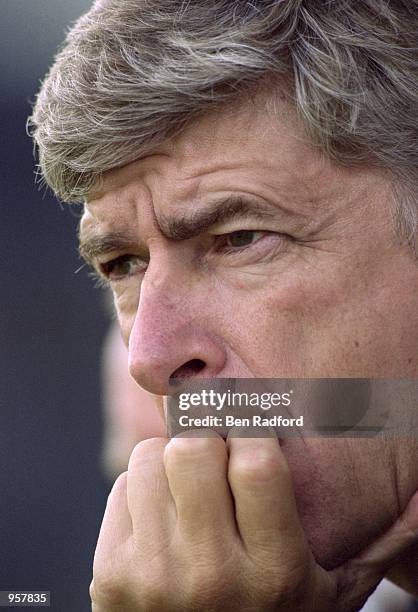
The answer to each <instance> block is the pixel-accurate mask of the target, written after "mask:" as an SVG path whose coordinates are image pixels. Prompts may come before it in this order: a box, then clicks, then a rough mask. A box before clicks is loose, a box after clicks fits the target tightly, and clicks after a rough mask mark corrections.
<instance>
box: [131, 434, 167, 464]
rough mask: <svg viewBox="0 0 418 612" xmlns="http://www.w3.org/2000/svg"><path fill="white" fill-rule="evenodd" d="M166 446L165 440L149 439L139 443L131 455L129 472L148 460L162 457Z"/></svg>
mask: <svg viewBox="0 0 418 612" xmlns="http://www.w3.org/2000/svg"><path fill="white" fill-rule="evenodd" d="M166 444H167V440H166V439H165V438H149V439H147V440H142V441H141V442H138V444H136V446H135V447H134V449H133V451H132V453H131V456H130V459H129V467H128V470H132V469H135V468H136V466H141V465H142V464H143V463H144V461H145V460H146V459H148V458H149V459H150V460H152V458H154V457H155V456H162V453H163V451H164V448H165V445H166Z"/></svg>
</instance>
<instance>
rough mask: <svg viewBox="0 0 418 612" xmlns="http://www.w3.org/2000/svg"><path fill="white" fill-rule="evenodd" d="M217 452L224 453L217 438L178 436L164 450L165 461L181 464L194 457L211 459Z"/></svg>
mask: <svg viewBox="0 0 418 612" xmlns="http://www.w3.org/2000/svg"><path fill="white" fill-rule="evenodd" d="M219 452H222V453H224V452H225V444H224V442H223V440H222V439H221V438H219V436H216V437H214V436H210V437H203V436H202V437H200V436H199V437H184V436H180V437H177V438H173V439H172V440H171V442H170V443H169V444H167V446H166V449H165V453H166V459H167V460H168V461H170V462H172V463H177V462H181V463H182V462H184V461H188V460H190V459H195V458H196V457H199V458H205V457H213V456H214V455H217V454H218V453H219Z"/></svg>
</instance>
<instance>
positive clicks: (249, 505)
mask: <svg viewBox="0 0 418 612" xmlns="http://www.w3.org/2000/svg"><path fill="white" fill-rule="evenodd" d="M228 448H229V451H230V455H229V474H228V478H229V484H230V487H231V490H232V494H233V497H234V500H235V514H236V520H237V524H238V529H239V532H240V535H241V538H242V540H243V543H244V546H245V548H246V549H247V550H248V552H249V554H251V556H253V557H258V558H259V559H260V560H262V558H263V557H266V556H267V557H268V558H269V559H270V558H271V557H272V556H273V557H274V558H278V559H279V560H280V563H281V564H282V565H286V562H287V561H289V563H290V566H291V565H292V561H293V560H295V559H296V558H300V557H299V556H300V555H306V554H307V555H310V553H309V552H307V551H308V547H307V544H306V540H305V536H304V533H303V530H302V527H301V525H300V523H299V518H298V514H297V509H296V503H295V497H294V493H293V485H292V479H291V474H290V470H289V467H288V465H287V462H286V459H285V457H284V455H283V453H282V451H281V448H280V445H279V442H278V440H277V438H276V437H275V436H273V437H266V438H241V437H229V438H228ZM307 558H310V557H309V556H308V557H307Z"/></svg>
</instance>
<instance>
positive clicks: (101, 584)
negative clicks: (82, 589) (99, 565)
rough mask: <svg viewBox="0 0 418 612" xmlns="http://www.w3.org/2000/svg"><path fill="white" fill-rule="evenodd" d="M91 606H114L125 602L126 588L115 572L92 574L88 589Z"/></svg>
mask: <svg viewBox="0 0 418 612" xmlns="http://www.w3.org/2000/svg"><path fill="white" fill-rule="evenodd" d="M89 594H90V599H91V602H92V604H93V606H99V605H100V606H106V607H110V608H113V607H116V606H118V609H120V608H119V606H121V605H124V603H125V602H126V588H125V587H124V585H123V583H122V581H121V580H120V578H119V577H118V576H117V575H115V574H109V573H106V574H104V573H101V574H97V575H96V576H94V578H93V580H92V581H91V584H90V589H89Z"/></svg>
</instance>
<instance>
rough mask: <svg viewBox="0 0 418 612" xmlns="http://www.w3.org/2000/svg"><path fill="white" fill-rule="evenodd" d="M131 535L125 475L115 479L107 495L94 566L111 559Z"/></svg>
mask: <svg viewBox="0 0 418 612" xmlns="http://www.w3.org/2000/svg"><path fill="white" fill-rule="evenodd" d="M131 535H132V520H131V515H130V513H129V510H128V502H127V473H126V472H124V473H123V474H121V475H120V476H118V478H117V479H116V481H115V483H114V485H113V488H112V490H111V492H110V494H109V497H108V499H107V504H106V510H105V513H104V517H103V521H102V526H101V528H100V534H99V538H98V541H97V546H96V553H95V558H94V564H95V565H97V563H98V562H99V561H100V559H101V560H106V559H112V558H113V557H114V555H115V551H116V550H117V548H118V547H119V546H123V545H124V543H125V542H126V541H127V540H128V539H129V538H130V537H131Z"/></svg>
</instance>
